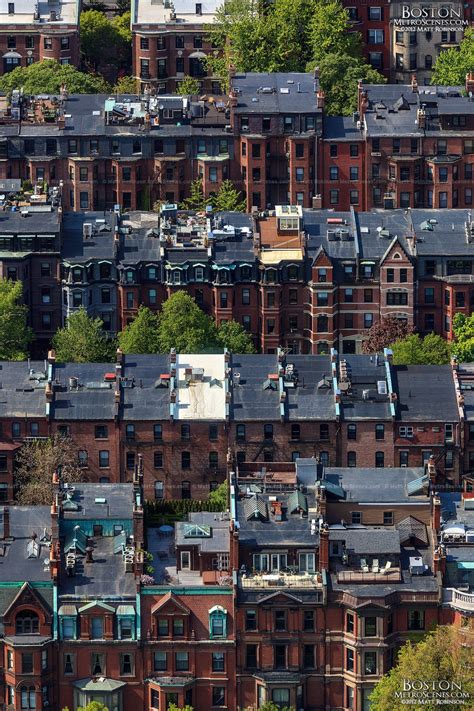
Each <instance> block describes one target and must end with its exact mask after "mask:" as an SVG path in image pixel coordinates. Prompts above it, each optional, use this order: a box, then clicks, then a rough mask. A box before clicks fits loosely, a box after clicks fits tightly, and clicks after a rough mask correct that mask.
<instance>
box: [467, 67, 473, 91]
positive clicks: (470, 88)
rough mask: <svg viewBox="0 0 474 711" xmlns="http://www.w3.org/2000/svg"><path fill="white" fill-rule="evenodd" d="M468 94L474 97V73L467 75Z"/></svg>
mask: <svg viewBox="0 0 474 711" xmlns="http://www.w3.org/2000/svg"><path fill="white" fill-rule="evenodd" d="M466 93H467V94H468V95H469V94H473V95H474V72H473V71H471V72H468V73H467V74H466Z"/></svg>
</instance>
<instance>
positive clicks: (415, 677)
mask: <svg viewBox="0 0 474 711" xmlns="http://www.w3.org/2000/svg"><path fill="white" fill-rule="evenodd" d="M473 647H474V639H473V627H472V621H471V622H469V623H468V626H466V627H464V628H463V627H461V628H460V627H458V626H454V625H453V626H449V627H444V626H440V627H437V628H436V629H435V630H434V631H432V632H431V633H429V634H428V635H427V636H426V637H425V638H424V639H423V640H422V641H420V642H418V644H412V643H411V642H407V644H405V645H404V646H403V647H402V648H401V650H400V652H399V654H398V659H397V664H396V666H395V667H393V669H392V670H391V671H390V672H389V673H388V674H385V676H383V677H382V679H381V680H380V681H379V682H378V684H377V685H376V686H375V689H374V691H373V692H372V694H371V696H370V708H371V711H395V710H396V709H404V708H405V706H403V705H402V703H401V701H400V700H398V699H397V693H399V692H403V691H404V681H405V680H406V681H416V682H424V681H426V682H428V683H430V682H433V681H434V682H438V681H440V680H443V681H447V682H451V681H453V682H456V683H459V684H461V688H462V692H464V693H466V694H468V698H467V700H466V705H465V707H466V708H472V702H473V700H474V681H473V677H472V659H473V652H474V648H473ZM402 698H403V695H402ZM454 700H455V699H454V698H453V701H454ZM469 700H470V703H469ZM412 708H414V709H415V710H416V711H421V710H422V709H424V710H426V711H435V709H438V708H439V706H436V700H434V701H433V702H432V703H429V702H428V704H427V705H425V704H424V705H423V706H422V705H415V706H412ZM443 708H445V709H447V710H448V711H455V709H459V708H460V706H459V705H455V704H454V703H453V704H449V703H448V704H446V705H444V704H443Z"/></svg>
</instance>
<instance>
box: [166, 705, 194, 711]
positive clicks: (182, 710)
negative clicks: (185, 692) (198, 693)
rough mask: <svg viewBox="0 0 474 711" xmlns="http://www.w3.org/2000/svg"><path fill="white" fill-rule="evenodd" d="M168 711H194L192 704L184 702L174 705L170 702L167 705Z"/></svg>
mask: <svg viewBox="0 0 474 711" xmlns="http://www.w3.org/2000/svg"><path fill="white" fill-rule="evenodd" d="M168 711H194V706H190V705H189V704H186V705H185V706H176V704H170V705H169V706H168Z"/></svg>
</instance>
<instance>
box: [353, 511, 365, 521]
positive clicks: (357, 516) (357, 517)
mask: <svg viewBox="0 0 474 711" xmlns="http://www.w3.org/2000/svg"><path fill="white" fill-rule="evenodd" d="M351 522H352V523H356V524H357V523H362V513H361V512H360V511H352V512H351Z"/></svg>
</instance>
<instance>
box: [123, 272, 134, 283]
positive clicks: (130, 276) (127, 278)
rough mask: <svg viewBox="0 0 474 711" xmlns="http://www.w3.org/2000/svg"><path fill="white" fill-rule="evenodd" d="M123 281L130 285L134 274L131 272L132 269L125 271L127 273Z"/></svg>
mask: <svg viewBox="0 0 474 711" xmlns="http://www.w3.org/2000/svg"><path fill="white" fill-rule="evenodd" d="M125 281H126V282H127V283H128V284H132V283H133V282H134V281H135V272H134V271H133V269H127V271H126V272H125Z"/></svg>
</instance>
